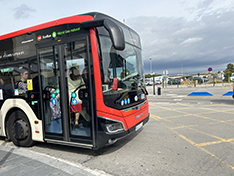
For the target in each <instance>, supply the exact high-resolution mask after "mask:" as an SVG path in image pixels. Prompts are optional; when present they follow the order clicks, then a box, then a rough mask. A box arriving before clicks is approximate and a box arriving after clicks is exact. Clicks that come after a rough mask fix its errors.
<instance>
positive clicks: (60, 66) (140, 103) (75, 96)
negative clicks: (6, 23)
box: [0, 12, 149, 149]
mask: <svg viewBox="0 0 234 176" xmlns="http://www.w3.org/2000/svg"><path fill="white" fill-rule="evenodd" d="M141 52H142V51H141V43H140V37H139V35H138V34H137V33H136V32H135V31H134V30H132V29H131V28H129V27H128V26H126V25H125V24H123V23H121V22H119V21H118V20H116V19H114V18H112V17H110V16H108V15H105V14H102V13H97V12H91V13H85V14H80V15H75V16H71V17H66V18H61V19H58V20H54V21H50V22H47V23H44V24H40V25H36V26H33V27H29V28H26V29H22V30H18V31H16V32H12V33H9V34H5V35H1V36H0V70H1V72H0V136H3V137H6V138H7V139H9V140H11V141H12V142H13V143H14V144H15V145H17V146H24V147H27V146H32V145H33V144H34V142H36V141H39V142H46V143H54V144H63V145H70V146H77V147H84V148H90V149H98V148H101V147H104V146H106V145H110V144H113V143H115V142H116V141H118V140H120V139H122V138H124V137H126V136H128V135H129V134H132V133H135V132H136V131H137V130H139V129H141V128H142V126H144V125H145V124H146V123H147V122H148V120H149V105H148V99H147V95H148V93H147V90H146V88H145V85H144V82H145V78H144V70H143V61H142V54H141Z"/></svg>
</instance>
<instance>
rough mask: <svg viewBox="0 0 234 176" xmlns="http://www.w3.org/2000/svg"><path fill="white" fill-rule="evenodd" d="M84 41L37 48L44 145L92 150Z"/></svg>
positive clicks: (90, 112)
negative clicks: (60, 145)
mask: <svg viewBox="0 0 234 176" xmlns="http://www.w3.org/2000/svg"><path fill="white" fill-rule="evenodd" d="M87 38H88V37H87V36H84V35H82V38H79V39H77V40H75V41H73V42H66V43H59V44H56V45H51V44H50V45H45V44H42V45H38V46H37V58H38V64H39V67H40V70H39V74H40V77H39V82H40V87H41V89H40V94H41V95H42V96H41V107H42V109H43V112H42V120H43V125H44V138H45V141H47V142H51V143H62V144H66V143H67V144H68V142H69V145H77V146H82V147H87V148H92V147H94V146H95V142H94V139H95V138H94V134H95V133H94V130H93V128H94V124H93V123H94V120H93V117H94V111H93V106H94V105H93V104H92V103H93V102H94V101H93V92H92V91H93V90H92V89H90V87H91V84H92V82H91V81H90V80H91V79H90V78H91V75H90V70H91V68H90V59H89V53H88V47H87V46H88V45H87V43H88V39H87ZM73 40H74V39H73ZM66 41H68V40H66Z"/></svg>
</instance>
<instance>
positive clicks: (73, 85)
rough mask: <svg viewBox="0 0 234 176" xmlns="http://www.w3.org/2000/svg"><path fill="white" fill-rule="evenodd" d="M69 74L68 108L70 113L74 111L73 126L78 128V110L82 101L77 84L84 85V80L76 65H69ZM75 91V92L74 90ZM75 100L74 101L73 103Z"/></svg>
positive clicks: (80, 109)
mask: <svg viewBox="0 0 234 176" xmlns="http://www.w3.org/2000/svg"><path fill="white" fill-rule="evenodd" d="M69 72H70V75H69V76H68V92H69V102H70V110H71V112H72V113H75V128H79V127H80V126H79V123H78V121H79V117H80V111H82V101H81V100H80V99H79V96H78V91H79V89H78V90H76V89H77V88H78V87H79V86H81V85H84V80H83V79H82V77H81V75H80V70H79V69H77V68H76V67H71V68H70V69H69ZM74 91H76V92H74ZM72 93H75V94H76V96H75V97H72ZM74 102H76V103H74Z"/></svg>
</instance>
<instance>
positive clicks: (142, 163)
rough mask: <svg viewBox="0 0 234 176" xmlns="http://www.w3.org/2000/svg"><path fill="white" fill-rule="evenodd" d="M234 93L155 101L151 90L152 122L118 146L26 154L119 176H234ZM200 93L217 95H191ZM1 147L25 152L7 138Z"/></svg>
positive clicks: (173, 91) (42, 146) (178, 92)
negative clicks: (34, 154)
mask: <svg viewBox="0 0 234 176" xmlns="http://www.w3.org/2000/svg"><path fill="white" fill-rule="evenodd" d="M231 90H232V87H231V86H226V87H218V86H217V87H207V88H205V87H203V88H201V87H196V88H179V89H177V88H173V87H172V88H165V89H162V95H160V96H159V95H155V96H154V95H153V94H152V89H151V90H150V88H148V91H149V93H150V94H149V96H148V99H149V105H150V119H149V122H148V123H147V124H146V125H145V126H144V127H143V129H142V130H139V131H137V132H136V133H135V134H134V135H130V136H128V137H126V138H124V139H122V140H120V141H118V142H117V143H115V144H114V145H111V146H108V147H105V148H102V149H100V150H98V151H93V150H88V149H82V148H76V147H69V146H61V145H54V144H46V143H36V144H35V145H34V146H33V147H30V148H21V149H22V150H26V151H31V152H35V153H40V154H43V155H47V156H50V157H52V158H55V159H58V160H64V161H68V162H70V163H74V164H77V165H80V164H81V165H82V166H84V167H87V168H91V169H93V170H99V171H104V172H105V173H107V174H110V175H116V176H120V175H121V176H123V175H126V176H128V175H130V176H132V175H152V176H155V175H159V176H161V175H173V176H174V175H176V176H182V175H185V176H187V175H191V176H197V175H202V176H203V175H212V176H220V175H224V176H228V175H234V159H233V158H234V152H233V151H234V108H233V107H234V100H233V99H232V97H231V96H223V94H224V93H225V92H228V91H231ZM198 91H202V92H205V91H207V92H209V93H211V94H212V95H213V96H197V97H189V96H188V94H189V93H191V92H198ZM0 144H1V145H3V146H4V147H10V148H17V149H19V148H18V147H15V146H14V145H13V144H12V142H8V143H6V142H4V140H3V139H1V140H0ZM26 151H25V152H26ZM0 169H1V168H0Z"/></svg>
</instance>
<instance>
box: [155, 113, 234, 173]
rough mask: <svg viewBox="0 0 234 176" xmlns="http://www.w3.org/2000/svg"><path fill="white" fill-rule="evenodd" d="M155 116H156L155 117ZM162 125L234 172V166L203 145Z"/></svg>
mask: <svg viewBox="0 0 234 176" xmlns="http://www.w3.org/2000/svg"><path fill="white" fill-rule="evenodd" d="M153 116H155V115H153ZM157 118H158V119H163V118H161V117H159V116H157ZM162 124H163V125H164V126H165V127H167V128H168V129H169V130H170V131H172V132H173V133H175V134H177V135H178V136H179V137H181V138H182V139H184V140H185V141H187V142H188V143H190V144H191V145H193V146H195V147H197V148H198V149H200V150H201V151H203V152H205V153H207V154H209V155H210V156H212V157H214V158H215V159H217V160H218V161H220V162H221V163H223V164H225V165H226V166H227V167H229V168H231V169H232V170H234V166H232V165H230V164H228V163H227V162H225V161H223V160H222V159H220V158H219V157H217V156H216V155H214V154H213V153H211V152H209V151H208V150H206V149H204V148H202V146H201V144H197V143H196V142H194V141H192V140H190V139H188V138H187V137H186V136H184V135H182V134H180V133H178V132H177V131H175V130H174V129H171V128H170V127H169V126H167V125H166V124H164V123H162ZM216 137H217V136H216ZM217 138H219V137H217ZM219 139H222V138H219ZM222 140H225V139H222ZM226 141H228V140H226ZM231 141H232V139H229V142H231Z"/></svg>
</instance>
